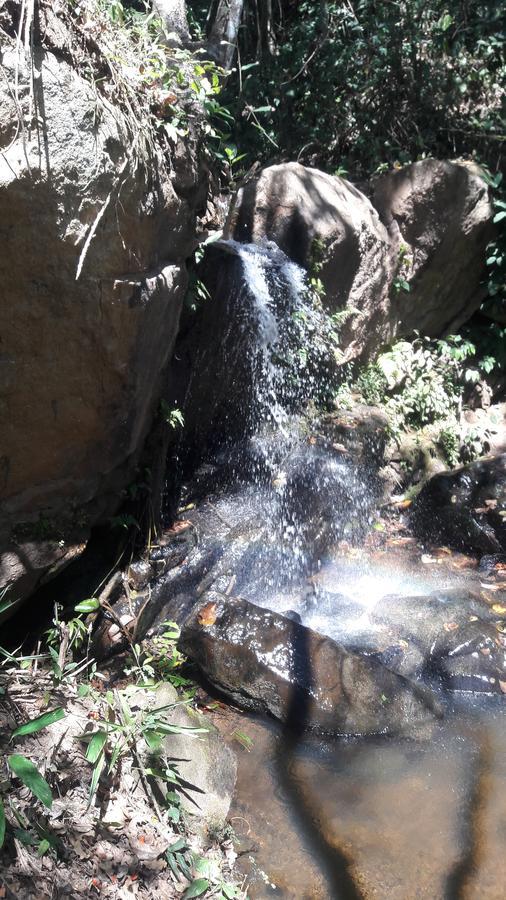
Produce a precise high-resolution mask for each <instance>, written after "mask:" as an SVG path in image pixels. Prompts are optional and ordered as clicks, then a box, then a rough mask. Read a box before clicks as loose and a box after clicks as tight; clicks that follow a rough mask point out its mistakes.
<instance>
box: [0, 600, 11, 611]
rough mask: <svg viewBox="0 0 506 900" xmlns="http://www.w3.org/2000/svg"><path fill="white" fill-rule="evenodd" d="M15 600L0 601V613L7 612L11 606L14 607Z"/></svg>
mask: <svg viewBox="0 0 506 900" xmlns="http://www.w3.org/2000/svg"><path fill="white" fill-rule="evenodd" d="M13 604H14V600H1V601H0V613H3V612H5V610H6V609H9V606H13Z"/></svg>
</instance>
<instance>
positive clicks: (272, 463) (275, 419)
mask: <svg viewBox="0 0 506 900" xmlns="http://www.w3.org/2000/svg"><path fill="white" fill-rule="evenodd" d="M216 250H218V251H219V252H221V254H222V258H221V263H222V264H223V263H224V262H225V264H226V262H227V257H228V262H229V264H230V262H231V260H230V256H232V257H233V258H234V259H235V260H236V261H238V263H239V265H236V266H235V268H234V270H233V276H234V277H233V279H232V283H231V284H229V285H228V291H229V295H228V296H223V291H222V290H220V291H218V292H217V296H216V297H214V298H213V303H217V304H221V308H222V309H224V310H225V313H224V314H223V313H222V315H221V321H223V322H225V323H226V336H225V337H224V338H223V340H222V342H221V345H220V346H219V347H216V357H218V358H217V359H215V360H214V364H215V366H216V369H215V370H209V368H208V370H207V372H206V378H207V379H208V380H210V381H211V382H213V381H216V382H219V379H220V377H223V373H225V376H226V377H229V376H230V370H233V372H234V375H235V378H231V380H230V397H229V396H226V395H225V397H224V400H223V403H224V405H225V414H224V415H223V411H222V413H221V414H222V419H223V421H225V423H226V425H227V426H228V429H227V427H226V428H225V430H224V431H225V433H224V434H223V437H222V440H221V444H220V447H219V450H218V452H217V453H216V454H215V457H214V460H215V462H216V460H218V464H219V466H221V469H222V473H223V472H227V475H228V478H229V481H228V484H227V482H226V480H225V487H224V490H222V492H221V499H220V500H219V501H218V502H219V503H221V504H225V506H226V507H227V509H226V511H225V513H224V517H225V519H228V520H229V521H230V520H231V517H232V519H234V521H237V519H238V518H239V520H240V519H241V518H242V520H243V521H247V520H250V521H251V520H255V521H257V522H258V521H260V522H262V523H264V527H263V529H260V530H258V529H257V538H256V540H253V539H252V538H250V537H249V538H248V539H247V540H246V544H247V550H246V551H245V541H244V535H242V536H241V537H240V538H237V539H236V538H235V537H234V541H236V544H237V552H236V553H235V555H234V566H235V568H236V569H238V570H240V571H239V574H238V576H237V585H236V587H237V590H240V592H241V594H242V595H243V596H245V597H249V598H251V599H255V600H256V601H257V602H262V603H263V604H264V605H268V602H269V597H270V596H272V594H273V592H276V591H279V590H283V589H285V588H287V586H289V585H293V584H294V583H295V582H296V581H297V580H300V579H301V578H303V577H304V576H307V575H308V574H309V573H310V572H311V571H312V570H313V569H314V567H315V566H317V565H318V560H319V558H320V557H321V555H322V553H323V552H324V550H325V547H326V546H327V545H328V544H329V543H330V542H332V541H335V540H337V539H338V538H339V537H342V536H344V535H345V534H346V535H348V536H352V535H353V533H355V532H356V531H357V530H360V528H362V527H363V525H364V522H365V521H367V519H368V516H369V511H370V507H371V504H372V500H373V498H372V493H371V486H370V483H369V480H368V477H367V473H365V472H364V471H363V470H360V469H359V468H358V467H357V466H355V465H354V464H353V463H352V462H350V461H349V460H347V459H346V458H345V456H344V455H343V454H342V453H338V452H336V451H335V450H334V449H333V448H332V446H331V442H329V441H328V440H327V441H324V440H323V437H322V436H321V435H319V434H318V416H319V415H320V414H321V410H322V408H324V407H325V405H326V404H327V403H328V401H329V399H330V398H331V396H332V393H333V391H334V388H335V387H336V383H337V365H336V363H337V360H338V356H339V350H338V346H337V335H336V333H335V330H334V327H333V321H332V318H331V316H330V315H329V313H328V312H327V311H326V310H325V308H324V307H323V304H322V302H321V300H320V298H319V297H318V296H317V295H316V294H315V292H314V291H313V290H311V287H310V284H309V282H308V278H307V273H306V272H305V271H304V270H303V269H302V268H301V267H300V266H298V265H297V264H296V263H293V262H291V261H290V260H289V259H288V258H287V257H286V256H285V254H284V253H283V252H282V251H281V250H280V249H279V248H278V247H277V246H276V245H275V244H273V243H272V242H266V243H264V244H260V245H258V244H240V243H238V242H235V241H221V242H219V243H218V244H216V245H215V248H214V252H216ZM213 264H214V265H216V264H218V265H219V264H220V260H219V259H218V261H216V260H215V261H214V262H213ZM225 293H226V291H225ZM238 347H240V354H238V350H237V348H238ZM208 355H209V353H208ZM223 360H225V363H224V362H223ZM226 360H229V364H228V366H227V364H226ZM199 365H200V364H199V362H197V365H196V369H197V370H199ZM200 368H201V367H200ZM237 383H239V384H240V387H241V397H242V398H243V405H242V407H241V405H240V402H239V403H238V402H237ZM238 419H239V420H240V421H239V423H238ZM212 475H213V478H214V484H213V490H216V488H215V485H216V483H218V482H220V483H221V484H223V483H224V482H223V479H221V480H220V474H219V473H216V471H215V470H213V471H212ZM232 485H233V488H232ZM231 495H232V496H231ZM237 506H239V514H237V511H236V507H237ZM231 507H234V511H233V512H232V511H231ZM235 533H237V529H235V531H234V534H235ZM239 558H240V563H239Z"/></svg>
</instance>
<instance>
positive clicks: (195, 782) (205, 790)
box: [133, 682, 237, 826]
mask: <svg viewBox="0 0 506 900" xmlns="http://www.w3.org/2000/svg"><path fill="white" fill-rule="evenodd" d="M133 705H134V706H136V707H140V708H141V709H146V708H148V709H156V708H160V707H164V706H167V707H173V708H172V709H167V711H166V713H165V714H164V718H166V720H167V721H168V722H170V724H171V725H176V726H180V727H181V728H182V729H189V728H204V729H205V732H203V733H201V734H191V733H190V732H187V733H181V734H170V735H168V736H167V737H166V738H165V740H164V742H163V755H164V756H165V757H166V759H167V760H168V762H169V765H170V766H171V767H173V768H175V769H176V770H177V773H178V775H179V776H180V778H181V780H182V783H183V785H184V786H183V787H182V789H181V790H178V794H179V798H180V802H181V806H182V808H183V809H184V810H185V811H186V812H187V813H190V814H191V815H192V816H195V817H197V819H201V820H204V821H205V822H206V823H207V824H208V825H211V826H216V825H223V823H224V822H225V820H226V818H227V815H228V812H229V809H230V804H231V802H232V797H233V795H234V789H235V782H236V774H237V761H236V758H235V755H234V752H233V751H232V750H231V748H230V747H229V746H228V745H227V744H225V742H224V741H223V739H222V737H221V735H220V733H219V732H218V730H217V729H216V728H215V726H214V725H213V724H212V722H211V721H210V720H209V719H208V718H206V716H203V715H202V714H201V713H198V712H197V711H196V710H195V709H192V708H191V707H190V706H188V705H185V704H181V699H180V697H179V696H178V693H177V691H176V690H175V688H174V687H173V686H172V685H171V684H169V683H168V682H164V683H161V684H159V685H158V686H157V688H156V691H149V690H145V689H143V688H139V689H137V690H136V691H135V693H134V694H133ZM145 762H146V764H147V765H149V755H148V754H147V753H146V755H145Z"/></svg>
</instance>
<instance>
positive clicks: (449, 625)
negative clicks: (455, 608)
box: [443, 622, 459, 631]
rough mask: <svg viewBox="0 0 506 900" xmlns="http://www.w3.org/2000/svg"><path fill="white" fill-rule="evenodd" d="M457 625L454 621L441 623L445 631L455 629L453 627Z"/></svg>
mask: <svg viewBox="0 0 506 900" xmlns="http://www.w3.org/2000/svg"><path fill="white" fill-rule="evenodd" d="M458 627H459V626H458V625H457V623H456V622H445V624H444V625H443V628H444V630H445V631H455V629H456V628H458Z"/></svg>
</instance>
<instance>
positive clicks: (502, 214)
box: [492, 212, 506, 223]
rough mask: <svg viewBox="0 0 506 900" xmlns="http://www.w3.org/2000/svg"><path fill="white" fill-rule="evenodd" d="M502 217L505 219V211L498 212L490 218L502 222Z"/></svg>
mask: <svg viewBox="0 0 506 900" xmlns="http://www.w3.org/2000/svg"><path fill="white" fill-rule="evenodd" d="M503 219H506V212H498V213H496V215H495V216H494V218H493V219H492V222H495V223H497V222H502V220H503Z"/></svg>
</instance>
